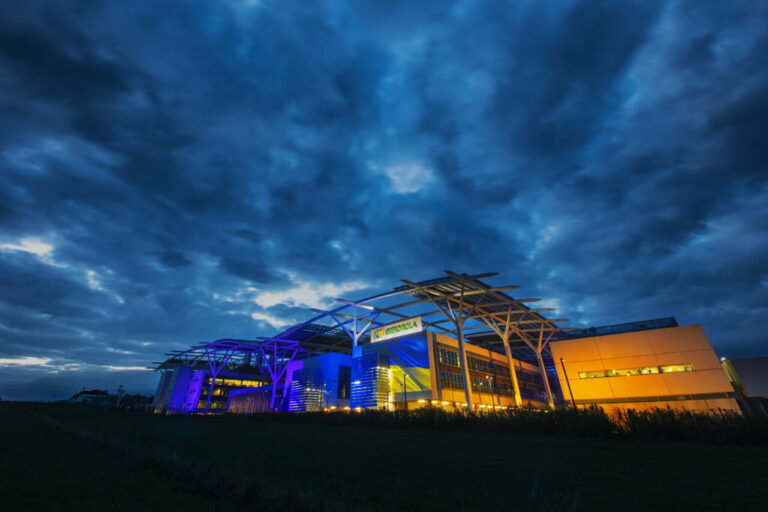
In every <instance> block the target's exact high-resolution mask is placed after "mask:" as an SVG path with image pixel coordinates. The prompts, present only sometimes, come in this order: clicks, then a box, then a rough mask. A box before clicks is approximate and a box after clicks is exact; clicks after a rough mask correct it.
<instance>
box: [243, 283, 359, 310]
mask: <svg viewBox="0 0 768 512" xmlns="http://www.w3.org/2000/svg"><path fill="white" fill-rule="evenodd" d="M369 287H370V284H368V283H365V282H362V281H344V282H340V283H322V282H320V283H319V282H314V281H304V282H299V283H298V284H296V285H294V286H292V287H290V288H285V289H279V290H273V291H265V292H258V291H256V292H255V293H254V295H253V302H255V303H256V304H258V305H259V306H261V307H263V308H269V307H272V306H276V305H286V306H291V307H303V308H318V309H322V308H329V307H331V306H332V305H333V304H334V301H333V299H335V298H338V297H341V296H342V295H343V294H345V293H348V292H351V291H354V290H363V289H366V288H369Z"/></svg>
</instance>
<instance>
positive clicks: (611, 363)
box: [155, 272, 738, 414]
mask: <svg viewBox="0 0 768 512" xmlns="http://www.w3.org/2000/svg"><path fill="white" fill-rule="evenodd" d="M446 274H447V276H445V277H442V278H438V279H432V280H429V281H421V282H418V283H417V282H412V281H407V280H403V283H404V286H400V287H398V288H395V289H394V290H393V291H391V292H387V293H384V294H380V295H376V296H374V297H369V298H367V299H362V300H357V301H351V300H346V299H337V301H338V302H339V304H340V306H339V307H337V308H336V309H333V310H329V311H320V310H314V311H315V313H316V314H317V316H315V317H313V318H311V319H309V320H308V321H306V322H302V323H299V324H296V325H294V326H291V327H290V328H288V329H286V330H284V331H282V332H280V333H278V334H277V335H275V336H272V337H261V338H257V339H255V340H219V341H216V342H210V343H202V344H198V345H194V346H193V347H191V348H190V349H188V350H185V351H175V352H172V353H169V354H168V356H169V357H168V359H166V360H165V361H163V362H160V363H156V364H157V366H156V369H157V370H160V371H161V372H162V376H161V379H160V382H159V385H158V391H157V394H156V400H155V410H156V411H157V412H161V413H218V412H232V413H243V414H246V413H255V412H262V411H288V412H302V411H318V410H326V411H330V410H362V409H384V410H399V409H406V408H407V409H413V408H418V407H439V408H443V409H446V410H471V411H482V410H497V409H504V408H509V407H523V406H533V407H538V408H552V407H557V406H568V405H576V406H587V405H598V406H601V407H604V408H606V409H607V410H609V411H612V410H615V409H616V408H620V407H624V408H634V409H639V408H649V407H667V406H669V407H673V408H686V409H691V410H699V411H701V410H713V409H726V410H737V408H738V405H737V402H736V400H735V399H734V397H735V392H734V389H733V386H732V384H731V382H730V381H729V379H728V377H727V376H726V373H725V372H724V371H723V369H722V367H721V366H720V362H719V360H718V358H717V356H716V355H715V353H714V351H713V350H712V347H711V345H710V344H709V340H708V339H707V337H706V335H705V334H704V332H703V330H702V329H701V326H685V327H679V326H677V323H676V322H675V320H674V319H672V318H667V319H658V320H651V321H646V322H634V323H630V324H619V325H613V326H606V327H599V328H590V329H585V330H581V329H576V328H572V327H561V326H559V325H558V324H557V323H558V322H564V321H566V320H565V319H549V318H546V317H545V316H544V315H543V313H545V312H550V311H552V309H550V308H535V307H534V308H532V307H529V306H528V303H533V302H537V301H538V300H539V299H516V298H513V297H512V296H510V295H509V294H508V292H509V291H510V290H514V289H516V288H517V287H516V286H502V287H493V286H490V285H488V284H486V283H485V282H483V281H482V279H485V278H487V277H490V276H493V275H495V274H481V275H475V276H468V275H466V274H455V273H452V272H446Z"/></svg>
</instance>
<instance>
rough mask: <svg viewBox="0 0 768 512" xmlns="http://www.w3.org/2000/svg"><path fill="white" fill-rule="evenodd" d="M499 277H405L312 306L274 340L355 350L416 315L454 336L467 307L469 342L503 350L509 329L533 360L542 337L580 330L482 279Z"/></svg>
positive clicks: (522, 354)
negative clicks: (380, 330) (330, 305)
mask: <svg viewBox="0 0 768 512" xmlns="http://www.w3.org/2000/svg"><path fill="white" fill-rule="evenodd" d="M495 275H497V274H496V273H485V274H478V275H471V276H470V275H467V274H456V273H454V272H450V271H446V275H445V276H442V277H439V278H437V279H431V280H428V281H420V282H413V281H408V280H405V279H403V280H402V282H403V283H404V284H403V285H402V286H399V287H397V288H395V289H394V290H393V291H391V292H388V293H384V294H380V295H375V296H373V297H368V298H365V299H360V300H356V301H353V300H348V299H342V298H337V299H336V301H337V302H338V303H339V304H340V305H339V306H338V307H337V308H335V309H331V310H327V311H323V310H318V309H314V310H313V311H314V312H316V313H318V315H317V316H315V317H313V318H311V319H309V320H307V321H306V322H303V323H299V324H296V325H293V326H291V327H289V328H288V329H286V330H284V331H282V332H280V333H279V334H277V335H276V336H275V338H277V339H291V340H296V341H299V342H300V343H301V344H302V346H304V347H305V348H307V350H310V351H317V352H328V351H333V352H345V353H351V352H352V347H353V346H354V345H363V344H366V343H369V342H370V330H371V329H372V328H375V327H380V326H382V325H386V324H389V323H392V322H396V321H398V320H404V319H407V318H413V317H417V316H420V317H421V318H422V323H423V325H424V327H425V328H426V329H429V330H433V331H436V332H440V333H443V334H446V335H448V336H452V337H456V336H458V331H457V327H456V325H455V322H454V321H453V320H452V316H451V315H453V314H454V313H458V312H459V311H463V312H464V313H466V314H464V315H462V318H463V320H464V325H463V326H462V327H463V328H462V331H463V332H464V333H465V337H466V339H467V340H468V341H469V340H471V342H472V343H473V344H477V345H480V346H483V347H486V348H490V349H491V350H496V351H499V352H501V351H502V350H503V344H504V343H503V338H504V330H507V332H508V336H507V339H508V342H509V344H510V345H511V349H512V350H513V352H514V354H515V357H517V358H518V359H523V360H534V359H536V357H535V352H536V351H537V349H538V342H539V338H540V337H542V335H543V340H542V344H543V345H546V343H547V342H548V341H550V340H555V339H559V338H561V337H564V336H565V333H566V331H569V330H577V329H576V328H572V327H560V326H558V325H557V322H565V321H567V320H566V319H562V318H558V319H548V318H545V317H544V316H543V315H542V313H548V312H551V311H553V309H552V308H530V307H528V306H527V305H526V304H529V303H534V302H538V301H540V300H541V299H533V298H530V299H515V298H513V297H511V296H510V295H508V294H507V293H506V292H508V291H511V290H514V289H516V288H518V287H517V286H497V287H493V286H490V285H488V284H486V283H484V282H483V281H482V279H487V278H490V277H493V276H495Z"/></svg>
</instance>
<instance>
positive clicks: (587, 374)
mask: <svg viewBox="0 0 768 512" xmlns="http://www.w3.org/2000/svg"><path fill="white" fill-rule="evenodd" d="M598 377H605V372H604V371H599V372H579V378H580V379H596V378H598Z"/></svg>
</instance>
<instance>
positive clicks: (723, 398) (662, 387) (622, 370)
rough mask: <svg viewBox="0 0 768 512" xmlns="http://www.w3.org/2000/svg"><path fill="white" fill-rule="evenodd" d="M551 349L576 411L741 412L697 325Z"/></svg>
mask: <svg viewBox="0 0 768 512" xmlns="http://www.w3.org/2000/svg"><path fill="white" fill-rule="evenodd" d="M550 347H551V350H552V356H553V360H554V361H553V362H554V363H555V365H556V368H557V373H558V377H559V379H560V385H561V389H562V392H563V397H564V399H565V400H566V401H567V402H568V403H569V404H573V403H574V402H575V404H576V405H577V406H578V407H584V406H589V405H599V406H601V407H603V408H604V409H605V410H606V411H607V412H609V413H613V412H615V411H616V409H618V408H622V409H635V410H647V409H651V408H654V407H660V408H666V407H671V408H675V409H686V410H689V411H702V412H707V411H713V410H718V409H720V410H728V411H735V412H739V410H740V409H739V406H738V403H737V402H736V400H735V398H734V396H735V393H734V389H733V386H732V385H731V383H730V382H729V380H728V377H727V376H726V374H725V372H724V371H723V368H722V366H721V365H720V361H719V359H718V358H717V356H716V355H715V352H714V350H713V349H712V345H711V344H710V342H709V339H707V335H706V334H704V330H703V329H702V328H701V326H700V325H687V326H682V327H669V328H664V329H652V330H643V331H637V332H625V333H620V334H606V335H602V336H599V335H598V336H593V337H586V338H578V339H566V340H561V341H553V342H552V343H551V344H550Z"/></svg>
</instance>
